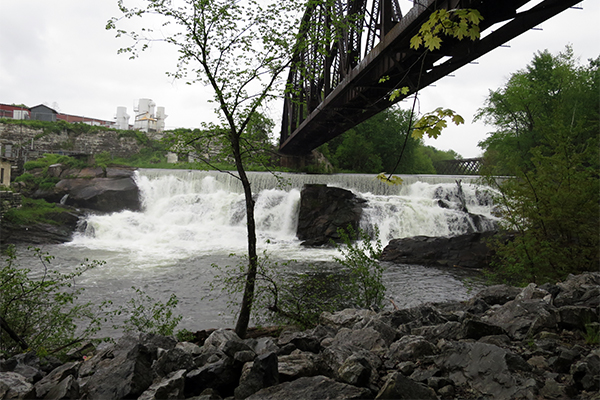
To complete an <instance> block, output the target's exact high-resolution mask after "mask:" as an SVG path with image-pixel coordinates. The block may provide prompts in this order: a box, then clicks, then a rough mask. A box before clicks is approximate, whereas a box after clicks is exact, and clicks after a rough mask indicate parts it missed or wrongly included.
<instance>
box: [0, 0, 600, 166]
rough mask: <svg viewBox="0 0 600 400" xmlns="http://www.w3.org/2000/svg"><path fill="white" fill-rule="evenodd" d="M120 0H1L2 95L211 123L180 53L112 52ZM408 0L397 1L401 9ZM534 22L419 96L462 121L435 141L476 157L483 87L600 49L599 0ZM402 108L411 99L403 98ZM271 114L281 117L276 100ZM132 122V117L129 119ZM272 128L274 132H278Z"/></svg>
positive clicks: (68, 107)
mask: <svg viewBox="0 0 600 400" xmlns="http://www.w3.org/2000/svg"><path fill="white" fill-rule="evenodd" d="M116 3H117V1H116V0H95V1H90V0H88V1H83V0H0V6H1V7H0V9H1V10H2V11H1V12H0V103H4V104H13V103H15V104H25V105H27V106H29V107H32V106H35V105H38V104H42V103H43V104H47V105H48V106H50V107H53V108H55V109H57V111H59V112H62V113H66V114H73V115H81V116H87V117H93V118H99V119H106V120H113V117H114V116H115V114H116V108H117V107H118V106H125V107H127V111H128V113H129V115H132V116H133V107H134V105H135V104H137V100H138V99H140V98H150V99H152V100H154V102H155V103H156V104H157V105H158V106H164V107H165V108H166V114H167V115H168V118H167V119H166V125H167V127H168V128H176V127H186V128H194V127H199V126H200V123H201V122H203V121H215V120H216V118H215V116H214V112H213V111H212V110H213V106H212V104H210V103H208V100H209V99H211V97H212V95H211V92H210V91H209V90H208V88H207V87H204V86H202V85H200V84H197V85H194V86H188V85H185V84H184V83H183V82H180V81H173V79H172V78H169V77H167V76H166V74H165V72H166V71H172V70H173V69H174V66H175V63H176V60H177V53H176V52H175V51H174V50H173V49H170V48H168V47H166V46H165V45H162V44H155V45H153V47H152V48H151V50H150V51H148V52H146V53H145V54H142V56H141V57H140V58H138V59H136V60H129V59H128V56H127V55H124V54H120V55H119V54H117V50H118V48H119V47H124V46H126V45H128V44H130V42H129V41H127V39H116V38H115V37H114V31H106V30H105V29H104V28H105V25H106V21H107V20H108V19H109V18H110V17H112V16H117V15H119V11H118V9H117V6H116ZM411 3H412V0H411V1H408V0H400V6H401V8H402V9H403V12H404V13H406V12H407V11H408V9H409V8H410V4H411ZM578 6H580V7H582V8H583V9H582V10H580V9H569V10H566V11H565V12H563V13H561V14H559V15H558V16H555V17H554V18H552V19H551V20H549V21H547V22H545V23H543V24H542V25H541V28H542V30H532V31H529V32H526V33H525V34H523V35H521V36H520V37H518V38H516V39H513V40H512V41H511V42H510V43H509V47H501V48H498V49H495V50H493V51H492V52H490V53H488V54H487V55H485V56H483V57H481V58H480V59H478V60H477V62H478V63H477V64H470V65H467V66H465V67H463V68H462V69H460V70H458V71H457V72H456V73H455V74H454V75H455V76H454V77H446V78H443V79H442V80H440V81H438V82H437V84H436V85H435V87H430V88H427V89H426V90H424V91H423V92H422V94H421V96H420V104H421V111H422V112H427V111H431V110H433V109H435V108H437V107H445V108H451V109H453V110H454V111H456V112H457V113H459V114H460V115H462V116H463V117H464V118H465V120H466V123H465V125H462V126H460V127H458V128H455V127H451V128H449V129H447V130H445V131H444V132H443V134H442V136H441V137H440V138H439V139H437V140H428V141H427V144H431V145H433V146H435V147H437V148H439V149H443V150H448V149H453V150H455V151H456V152H458V153H459V154H461V155H462V156H463V157H465V158H469V157H476V156H478V155H480V153H481V150H480V149H479V148H478V147H477V143H478V142H479V141H480V140H482V139H484V138H485V133H486V132H488V131H490V130H491V127H487V126H485V125H483V124H482V123H478V124H472V119H473V114H474V113H475V112H476V110H477V108H479V107H481V105H482V104H483V101H484V99H485V97H486V95H487V93H488V90H489V89H497V88H498V87H500V86H502V85H503V83H505V82H506V80H507V78H508V76H509V75H510V74H511V73H513V72H515V71H516V70H518V69H522V68H524V67H525V66H526V65H527V64H528V63H529V62H530V61H531V59H532V57H533V54H534V53H535V52H536V51H538V50H544V49H548V50H549V51H550V52H552V53H553V54H556V53H557V52H559V51H562V50H564V48H565V46H566V45H567V44H571V45H572V46H573V49H574V51H575V54H576V55H577V56H579V57H581V60H582V61H585V60H587V59H588V58H595V57H597V56H598V55H599V53H600V45H599V43H600V29H599V24H600V1H598V0H584V1H583V2H582V3H580V4H579V5H578ZM402 104H403V107H406V108H408V107H409V106H410V105H409V104H408V103H402ZM271 113H272V115H271V118H273V119H274V120H277V121H278V120H279V119H280V117H281V116H280V114H281V110H279V107H273V108H272V109H271ZM130 123H133V118H131V119H130ZM277 134H278V132H277Z"/></svg>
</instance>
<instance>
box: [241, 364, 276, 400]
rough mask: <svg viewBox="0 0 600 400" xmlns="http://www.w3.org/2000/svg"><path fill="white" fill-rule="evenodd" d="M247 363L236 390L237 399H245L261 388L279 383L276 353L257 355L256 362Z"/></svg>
mask: <svg viewBox="0 0 600 400" xmlns="http://www.w3.org/2000/svg"><path fill="white" fill-rule="evenodd" d="M246 365H247V366H248V368H246ZM246 365H245V366H244V370H243V371H242V376H241V377H240V383H239V386H238V387H237V388H236V389H235V391H234V396H235V398H236V399H245V398H246V397H248V396H250V395H252V394H254V393H256V392H258V391H259V390H260V389H263V388H266V387H270V386H273V385H277V384H279V372H278V362H277V356H276V355H275V353H266V354H262V355H260V356H258V357H256V359H255V360H254V362H252V363H248V364H246Z"/></svg>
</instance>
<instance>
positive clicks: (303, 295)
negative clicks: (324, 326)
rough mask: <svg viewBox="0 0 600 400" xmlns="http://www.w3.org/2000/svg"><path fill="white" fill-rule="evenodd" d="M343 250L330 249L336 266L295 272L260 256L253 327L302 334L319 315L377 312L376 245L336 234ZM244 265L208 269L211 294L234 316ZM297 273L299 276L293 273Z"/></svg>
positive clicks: (380, 290)
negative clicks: (285, 327) (285, 326)
mask: <svg viewBox="0 0 600 400" xmlns="http://www.w3.org/2000/svg"><path fill="white" fill-rule="evenodd" d="M340 235H341V238H342V241H343V245H336V246H337V247H338V250H339V251H340V253H341V257H336V258H335V261H336V262H337V266H335V267H333V268H332V267H331V266H329V267H328V266H326V265H318V266H317V265H309V266H308V267H306V266H300V265H298V263H297V262H296V261H294V260H291V261H286V262H282V263H279V262H275V261H271V260H270V259H269V257H268V255H267V253H266V252H265V253H264V254H263V256H262V257H261V258H260V260H259V263H258V266H259V268H258V273H257V277H256V296H255V298H254V304H253V306H254V310H255V312H254V318H255V320H256V321H257V322H260V323H263V322H270V323H292V324H296V325H299V326H302V327H304V328H309V327H313V326H316V325H317V324H318V322H319V316H320V315H321V314H322V313H323V312H326V311H327V312H335V311H339V310H342V309H344V308H350V307H355V308H371V309H380V308H382V307H383V301H384V296H385V291H386V289H385V286H384V285H383V282H382V275H383V267H382V266H381V265H380V264H379V262H378V258H379V255H380V254H381V242H380V241H379V240H376V241H372V239H371V237H370V236H369V235H368V234H367V233H366V232H364V231H362V230H359V235H358V237H359V239H360V240H359V241H358V242H354V241H353V240H352V239H351V238H355V237H357V235H356V234H355V233H354V232H352V231H340ZM245 265H246V263H245V261H244V260H242V261H241V262H240V263H239V264H238V265H237V266H230V265H228V266H225V267H221V266H218V265H216V264H214V265H213V268H215V269H216V270H217V271H219V273H218V274H217V275H216V276H215V280H214V281H213V282H212V283H211V291H215V290H217V291H221V292H222V293H223V294H225V295H226V296H227V297H228V299H229V300H228V301H229V308H230V309H231V311H233V312H235V311H236V310H237V309H238V307H239V298H238V297H237V296H238V295H239V294H240V293H242V292H243V289H244V284H245V280H246V269H245ZM300 269H301V270H302V272H299V270H300Z"/></svg>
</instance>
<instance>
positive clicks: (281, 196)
mask: <svg viewBox="0 0 600 400" xmlns="http://www.w3.org/2000/svg"><path fill="white" fill-rule="evenodd" d="M249 176H250V179H251V182H252V185H253V188H254V190H255V191H256V193H257V194H256V197H255V201H256V206H255V217H256V227H257V237H258V246H259V249H265V248H267V247H268V248H269V251H271V252H275V253H283V254H286V255H289V253H290V252H291V253H293V255H294V256H295V257H297V256H298V255H299V253H301V254H300V258H305V256H307V253H306V252H304V251H302V250H301V248H300V247H299V241H298V240H297V239H296V225H297V215H298V207H299V202H300V190H301V187H302V185H304V184H305V183H328V184H330V185H332V186H339V187H343V188H346V189H349V190H353V191H354V192H355V193H356V194H357V195H359V196H361V197H363V198H365V199H366V200H367V201H368V203H367V207H366V208H365V210H364V213H363V220H362V222H361V225H362V227H363V228H364V229H366V230H368V231H373V230H374V227H375V226H377V227H378V228H379V232H380V239H381V241H382V242H383V244H384V245H385V244H386V243H387V241H388V240H390V239H392V238H400V237H409V236H416V235H427V236H450V235H457V234H461V233H466V232H470V231H475V230H478V229H483V230H485V229H490V228H492V227H493V221H494V217H492V215H491V208H492V204H491V202H490V201H489V196H486V195H485V193H486V192H485V190H483V189H482V188H480V187H479V186H476V185H474V184H469V183H468V182H467V183H463V184H462V185H457V183H456V182H454V179H453V178H448V177H440V176H431V177H427V176H420V177H413V176H411V177H405V184H403V185H402V186H401V187H398V186H396V187H389V186H387V185H385V184H383V183H381V182H379V181H377V180H375V179H374V178H373V176H368V175H325V176H323V175H301V174H281V175H279V177H278V178H275V177H274V176H273V175H272V174H269V173H251V174H249ZM136 179H137V184H138V186H139V188H140V192H141V196H142V204H143V211H142V212H130V211H124V212H121V213H115V214H111V215H103V216H90V217H89V218H88V220H87V228H86V230H85V233H84V234H83V235H80V236H78V237H77V238H76V239H75V241H74V242H75V243H77V244H84V245H85V246H87V247H92V248H102V249H111V250H115V249H127V250H128V251H129V252H133V253H140V254H144V257H148V258H152V259H154V260H155V261H156V260H161V259H165V260H169V259H173V258H175V259H178V258H185V257H188V256H191V255H198V254H206V253H223V254H228V253H230V252H236V253H243V252H244V250H245V247H246V240H247V239H246V238H247V233H246V220H245V203H244V197H243V194H242V191H241V185H239V182H238V181H237V179H236V178H234V177H233V176H231V175H229V174H224V173H216V172H204V171H182V170H177V171H171V170H141V171H139V172H138V174H137V177H136ZM462 179H463V180H465V178H464V177H462ZM444 180H445V182H443V181H444ZM411 181H412V182H413V183H410V182H411ZM427 181H430V182H427ZM465 206H466V207H467V208H468V210H469V211H470V212H471V213H474V214H479V215H483V216H484V217H485V218H484V221H488V222H486V223H487V225H485V224H484V226H483V228H482V227H481V226H479V227H476V226H474V223H473V221H472V218H471V217H470V215H469V214H467V213H465V212H464V210H463V209H462V208H463V207H465ZM480 225H481V224H480ZM283 254H282V256H283ZM309 257H310V256H309Z"/></svg>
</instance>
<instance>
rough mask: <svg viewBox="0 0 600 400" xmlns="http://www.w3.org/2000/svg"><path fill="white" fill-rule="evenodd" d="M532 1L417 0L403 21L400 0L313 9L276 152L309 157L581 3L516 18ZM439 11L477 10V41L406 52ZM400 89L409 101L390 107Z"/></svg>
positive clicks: (548, 0) (337, 1)
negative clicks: (315, 149)
mask: <svg viewBox="0 0 600 400" xmlns="http://www.w3.org/2000/svg"><path fill="white" fill-rule="evenodd" d="M530 1H531V0H418V1H415V2H414V3H415V5H413V7H412V8H411V9H410V10H409V11H408V13H406V15H403V14H402V11H401V10H400V7H399V4H398V0H370V1H369V0H324V1H322V2H315V3H314V5H313V6H312V7H311V8H309V9H308V10H307V11H306V12H305V14H304V18H303V23H302V26H301V31H300V40H299V45H298V47H297V51H296V53H295V54H294V57H293V62H292V67H291V69H290V73H289V76H288V81H287V90H286V95H285V100H284V113H283V118H282V129H281V137H280V152H281V153H283V154H288V155H303V154H307V153H309V152H310V151H311V150H312V149H314V148H316V147H318V146H320V145H321V144H323V143H326V142H327V141H329V140H331V139H333V138H334V137H336V136H338V135H340V134H342V133H343V132H345V131H346V130H348V129H350V128H352V127H354V126H356V125H358V124H359V123H361V122H363V121H365V120H366V119H368V118H370V117H372V116H373V115H375V114H377V113H379V112H380V111H382V110H384V109H386V108H388V107H390V106H391V105H393V104H395V103H396V102H398V101H401V100H402V99H404V98H406V97H407V96H410V95H412V94H414V93H415V92H416V91H418V90H420V89H422V88H424V87H426V86H428V85H430V84H431V83H433V82H435V81H437V80H438V79H440V78H442V77H443V76H445V75H448V74H449V73H451V72H453V71H455V70H456V69H458V68H460V67H462V66H463V65H465V64H467V63H469V62H471V61H473V60H475V59H476V58H478V57H480V56H482V55H483V54H485V53H487V52H489V51H491V50H493V49H494V48H496V47H499V46H500V45H502V44H504V43H506V42H507V41H509V40H510V39H512V38H514V37H516V36H518V35H520V34H522V33H523V32H525V31H527V30H529V29H531V28H533V27H535V26H536V25H538V24H540V23H541V22H543V21H545V20H547V19H549V18H551V17H552V16H554V15H556V14H558V13H559V12H562V11H563V10H565V9H567V8H569V7H571V6H573V5H575V4H576V3H578V2H579V1H581V0H543V1H542V2H541V3H540V4H538V5H537V6H535V7H533V8H531V9H530V10H527V11H524V12H519V13H517V10H518V9H519V8H520V7H522V6H523V5H525V4H527V3H528V2H530ZM369 5H370V7H369ZM441 8H443V9H456V8H475V9H477V10H479V12H480V13H481V14H482V16H483V17H484V20H483V21H482V22H481V23H480V29H481V32H482V35H481V39H479V40H476V41H470V40H463V41H458V40H455V39H451V38H444V41H443V43H442V47H441V48H440V49H439V50H437V51H431V52H427V53H426V54H425V52H424V50H422V49H420V50H417V51H415V50H413V49H411V48H410V39H411V38H412V37H413V36H414V35H415V34H416V33H417V32H418V30H419V28H420V26H421V25H422V24H423V22H425V21H426V20H427V18H429V16H430V15H431V13H432V12H433V11H435V10H436V9H441ZM504 21H506V23H505V24H504V25H502V26H501V27H500V28H497V29H495V30H494V31H493V32H488V31H487V30H488V28H490V27H491V26H492V25H494V24H495V23H497V22H504ZM315 38H317V39H318V40H316V41H315V40H314V39H315ZM302 39H306V41H303V40H302ZM303 43H309V45H303ZM384 77H385V78H386V79H387V80H386V81H385V82H382V81H381V80H382V79H381V78H384ZM388 78H389V79H388ZM404 86H406V87H408V88H409V92H408V94H406V95H404V96H399V97H398V98H396V99H395V100H394V101H390V100H389V97H390V93H391V92H392V91H393V90H394V89H396V88H399V87H404Z"/></svg>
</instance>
